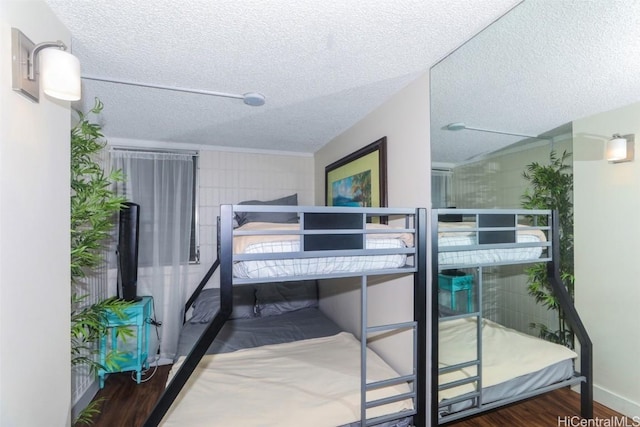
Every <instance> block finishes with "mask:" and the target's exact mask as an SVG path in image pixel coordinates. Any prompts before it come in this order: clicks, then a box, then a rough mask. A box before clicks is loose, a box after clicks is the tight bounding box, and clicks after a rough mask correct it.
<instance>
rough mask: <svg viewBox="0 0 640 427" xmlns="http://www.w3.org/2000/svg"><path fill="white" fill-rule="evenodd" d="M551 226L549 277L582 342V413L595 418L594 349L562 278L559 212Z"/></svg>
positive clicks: (561, 305)
mask: <svg viewBox="0 0 640 427" xmlns="http://www.w3.org/2000/svg"><path fill="white" fill-rule="evenodd" d="M551 226H552V230H554V233H553V236H552V251H553V254H552V257H551V258H552V261H550V262H548V263H547V276H548V278H549V282H550V283H551V286H552V287H553V291H554V294H555V295H556V297H557V298H558V301H559V302H560V308H561V310H562V311H563V312H564V314H565V318H566V320H567V323H569V326H570V327H571V329H572V330H573V333H574V334H575V335H576V337H578V341H579V342H580V375H582V376H584V377H585V380H584V381H583V382H582V383H581V384H580V412H581V415H582V417H583V418H587V419H591V418H593V348H592V343H591V339H590V338H589V335H588V334H587V330H586V329H585V327H584V325H583V324H582V320H580V316H578V312H577V310H576V308H575V305H574V303H573V300H572V299H571V296H570V295H569V292H568V291H567V288H566V287H565V286H564V283H563V282H562V279H561V278H560V268H559V267H560V265H559V263H560V237H559V236H560V232H559V231H560V221H559V218H558V212H557V211H555V210H554V211H553V212H552V214H551Z"/></svg>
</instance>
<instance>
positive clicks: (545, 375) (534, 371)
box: [438, 318, 577, 416]
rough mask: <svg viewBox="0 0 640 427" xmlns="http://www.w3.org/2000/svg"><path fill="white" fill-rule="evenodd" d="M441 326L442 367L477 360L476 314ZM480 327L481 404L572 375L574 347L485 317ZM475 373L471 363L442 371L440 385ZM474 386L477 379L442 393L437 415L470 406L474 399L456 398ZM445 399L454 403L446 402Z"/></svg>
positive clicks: (440, 357)
mask: <svg viewBox="0 0 640 427" xmlns="http://www.w3.org/2000/svg"><path fill="white" fill-rule="evenodd" d="M439 328H440V329H439V334H440V337H439V350H438V357H439V367H440V368H446V367H448V366H452V365H456V364H460V363H464V362H467V361H471V360H474V359H475V358H476V354H477V346H476V333H477V322H476V320H475V319H474V318H465V319H455V320H444V321H442V322H441V323H440V327H439ZM481 329H482V403H483V404H488V403H492V402H497V401H500V400H503V399H506V398H510V397H513V396H517V395H518V394H521V393H524V392H527V391H531V390H535V389H538V388H541V387H545V386H548V385H551V384H554V383H558V382H561V381H564V380H567V379H569V378H572V377H573V376H574V373H575V372H574V366H573V361H574V359H575V358H576V357H577V354H576V353H575V352H574V351H573V350H570V349H568V348H567V347H564V346H562V345H558V344H554V343H551V342H548V341H544V340H542V339H539V338H536V337H533V336H530V335H527V334H524V333H521V332H518V331H515V330H513V329H510V328H507V327H505V326H503V325H500V324H498V323H495V322H492V321H491V320H488V319H483V320H482V325H481ZM476 374H477V370H476V368H475V367H474V366H472V367H466V368H463V369H459V370H455V371H452V372H448V373H445V374H441V375H440V376H439V384H441V385H442V384H446V383H449V382H453V381H457V380H461V379H464V378H469V377H473V376H475V375H476ZM475 390H476V385H475V383H470V384H465V385H461V386H457V387H453V388H450V389H446V390H442V391H440V393H439V396H438V400H439V402H440V404H439V406H440V414H441V415H443V416H444V415H448V414H452V413H455V412H459V411H461V410H464V409H467V408H469V407H472V406H474V400H471V399H467V400H462V401H459V400H460V399H459V398H463V397H464V396H465V395H467V394H469V393H473V392H474V391H475ZM452 399H456V401H455V402H454V401H453V400H452ZM449 401H450V402H454V403H448V402H449Z"/></svg>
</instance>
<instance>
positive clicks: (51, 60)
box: [38, 48, 81, 101]
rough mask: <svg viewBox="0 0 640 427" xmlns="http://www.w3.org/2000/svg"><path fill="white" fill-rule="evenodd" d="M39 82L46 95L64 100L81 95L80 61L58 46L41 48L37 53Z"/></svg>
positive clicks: (74, 99) (75, 99)
mask: <svg viewBox="0 0 640 427" xmlns="http://www.w3.org/2000/svg"><path fill="white" fill-rule="evenodd" d="M38 60H39V61H40V63H39V68H40V84H41V85H42V90H43V91H44V93H46V94H47V95H49V96H51V97H54V98H57V99H62V100H65V101H77V100H79V99H80V97H81V82H80V61H79V60H78V58H76V57H75V56H73V55H72V54H70V53H69V52H67V51H64V50H60V49H58V48H47V49H43V50H42V51H41V52H40V53H39V54H38Z"/></svg>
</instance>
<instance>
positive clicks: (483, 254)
mask: <svg viewBox="0 0 640 427" xmlns="http://www.w3.org/2000/svg"><path fill="white" fill-rule="evenodd" d="M473 227H475V223H465V222H461V223H441V224H439V227H438V230H439V231H438V262H439V264H440V266H441V267H442V266H445V265H447V264H496V263H502V262H518V261H528V260H535V259H538V258H540V256H541V255H542V252H543V249H544V247H543V246H542V245H539V246H518V244H521V243H532V244H540V243H544V242H546V241H547V238H546V236H545V234H544V233H543V232H542V231H540V230H537V229H527V228H524V227H521V228H522V229H520V230H518V232H517V233H516V243H514V244H513V245H512V247H504V248H488V249H484V248H482V245H479V244H478V238H477V234H476V233H475V232H472V231H469V232H466V231H465V230H467V229H472V228H473ZM457 246H460V247H461V246H467V247H469V246H476V247H477V249H471V250H460V251H455V250H454V251H443V250H442V249H443V248H450V247H457Z"/></svg>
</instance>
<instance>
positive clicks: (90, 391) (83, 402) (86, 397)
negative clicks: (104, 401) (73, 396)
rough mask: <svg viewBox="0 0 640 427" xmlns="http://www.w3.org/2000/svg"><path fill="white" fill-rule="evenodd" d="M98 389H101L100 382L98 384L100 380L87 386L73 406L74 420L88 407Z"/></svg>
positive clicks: (72, 416)
mask: <svg viewBox="0 0 640 427" xmlns="http://www.w3.org/2000/svg"><path fill="white" fill-rule="evenodd" d="M98 391H100V384H98V381H94V382H92V383H91V385H90V386H89V387H87V389H86V390H85V392H84V393H83V394H82V396H81V397H80V399H78V401H77V402H76V403H75V404H74V405H73V407H72V408H71V419H72V420H75V419H76V418H77V417H78V414H80V412H82V410H83V409H84V408H86V407H87V405H88V404H89V403H91V400H93V398H94V397H95V395H96V394H97V393H98Z"/></svg>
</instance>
